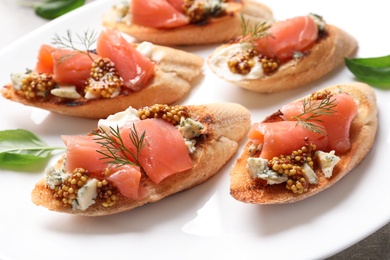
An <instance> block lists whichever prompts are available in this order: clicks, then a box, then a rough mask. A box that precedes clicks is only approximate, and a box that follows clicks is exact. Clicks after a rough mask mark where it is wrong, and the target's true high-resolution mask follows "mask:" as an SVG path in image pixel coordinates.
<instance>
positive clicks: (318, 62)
mask: <svg viewBox="0 0 390 260" xmlns="http://www.w3.org/2000/svg"><path fill="white" fill-rule="evenodd" d="M325 31H326V36H325V37H324V38H323V39H320V40H319V41H318V42H316V43H315V44H314V45H313V46H312V47H310V48H309V49H308V50H307V52H306V54H305V55H304V56H303V57H302V58H300V59H299V60H291V61H289V62H287V63H285V64H283V65H282V66H281V67H280V68H279V69H278V70H277V71H275V72H274V73H272V74H270V75H263V76H261V77H259V78H256V79H240V80H235V81H231V80H230V82H231V83H233V84H236V85H238V86H240V87H242V88H245V89H249V90H251V91H254V92H259V93H275V92H281V91H287V90H290V89H295V88H298V87H301V86H303V85H305V84H308V83H310V82H312V81H314V80H317V79H320V78H321V77H323V76H324V75H326V74H328V73H329V72H330V71H332V70H334V69H335V68H336V67H338V66H339V65H341V64H343V62H344V58H345V57H351V56H353V55H354V54H355V53H356V50H357V48H358V44H357V41H356V39H355V38H353V37H352V36H351V35H350V34H348V33H347V32H345V31H343V30H342V29H340V28H338V27H335V26H333V25H329V24H328V25H326V29H325ZM227 47H228V45H227V44H225V45H222V46H220V47H218V48H217V49H216V50H215V51H214V52H213V53H212V54H211V55H210V57H209V59H208V64H209V67H210V69H211V70H212V71H213V72H214V73H216V74H217V75H218V76H219V77H220V78H222V79H224V80H227V81H229V80H228V79H227V78H226V77H225V76H224V75H223V74H221V73H218V72H217V70H216V68H215V67H214V66H213V64H210V60H211V58H212V57H213V56H214V55H216V54H217V53H218V52H219V51H220V50H221V49H223V48H227Z"/></svg>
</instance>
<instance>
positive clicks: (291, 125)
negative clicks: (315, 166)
mask: <svg viewBox="0 0 390 260" xmlns="http://www.w3.org/2000/svg"><path fill="white" fill-rule="evenodd" d="M248 137H249V138H251V140H252V141H254V143H257V144H262V149H261V154H260V158H264V159H268V160H270V159H272V158H273V157H278V156H279V155H289V154H291V152H293V151H296V150H298V149H301V148H302V147H303V146H305V144H306V143H307V142H309V143H312V144H315V145H316V147H317V149H318V150H324V149H326V147H327V144H328V137H327V135H324V134H319V133H316V132H313V131H311V130H309V129H307V128H305V127H303V126H301V125H300V124H297V122H296V121H278V122H272V123H258V124H254V125H253V126H252V128H251V129H250V131H249V133H248ZM252 138H258V139H252Z"/></svg>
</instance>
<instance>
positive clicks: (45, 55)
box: [35, 44, 56, 74]
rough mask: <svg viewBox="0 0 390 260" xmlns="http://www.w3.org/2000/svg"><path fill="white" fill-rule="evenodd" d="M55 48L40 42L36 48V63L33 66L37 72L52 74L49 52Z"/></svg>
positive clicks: (51, 57) (51, 58)
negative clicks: (37, 48)
mask: <svg viewBox="0 0 390 260" xmlns="http://www.w3.org/2000/svg"><path fill="white" fill-rule="evenodd" d="M55 49H56V48H54V47H52V46H50V45H47V44H42V46H41V47H40V48H39V50H38V57H37V64H36V66H35V70H36V71H37V72H38V73H51V74H53V67H54V61H53V56H52V55H51V53H52V52H53V51H54V50H55Z"/></svg>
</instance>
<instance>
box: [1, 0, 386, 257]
mask: <svg viewBox="0 0 390 260" xmlns="http://www.w3.org/2000/svg"><path fill="white" fill-rule="evenodd" d="M91 1H94V0H88V1H87V2H91ZM95 1H96V0H95ZM17 2H18V1H17V0H0V26H1V27H0V32H1V35H2V36H1V37H0V49H2V48H4V47H6V46H7V45H10V44H12V42H13V41H15V40H17V39H19V38H21V37H22V36H23V35H25V34H26V33H28V32H31V31H33V30H34V29H36V28H38V27H40V26H42V25H44V24H45V23H47V22H48V20H45V19H42V18H40V17H38V16H37V15H35V13H34V11H33V9H32V8H29V7H24V6H21V5H19V4H18V3H17ZM0 253H1V252H0ZM339 259H371V260H374V259H378V260H382V259H390V224H388V225H387V226H385V227H383V228H382V229H380V230H379V231H377V232H376V233H374V234H373V235H371V236H369V237H368V238H366V239H364V240H363V241H361V242H359V243H357V244H356V245H354V246H352V247H350V248H348V249H346V250H345V251H343V252H340V253H339V254H337V255H335V256H333V257H331V258H329V260H339Z"/></svg>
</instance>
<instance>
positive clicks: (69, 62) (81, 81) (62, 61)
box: [51, 49, 98, 87]
mask: <svg viewBox="0 0 390 260" xmlns="http://www.w3.org/2000/svg"><path fill="white" fill-rule="evenodd" d="M51 54H52V57H53V76H54V80H55V81H56V82H58V83H66V84H71V85H75V86H76V87H84V85H85V83H86V82H87V80H88V78H89V76H90V73H91V68H92V62H93V60H94V59H97V58H98V56H97V55H96V54H93V53H90V56H88V55H87V54H86V53H85V52H79V51H76V50H67V49H56V50H54V51H52V52H51Z"/></svg>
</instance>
